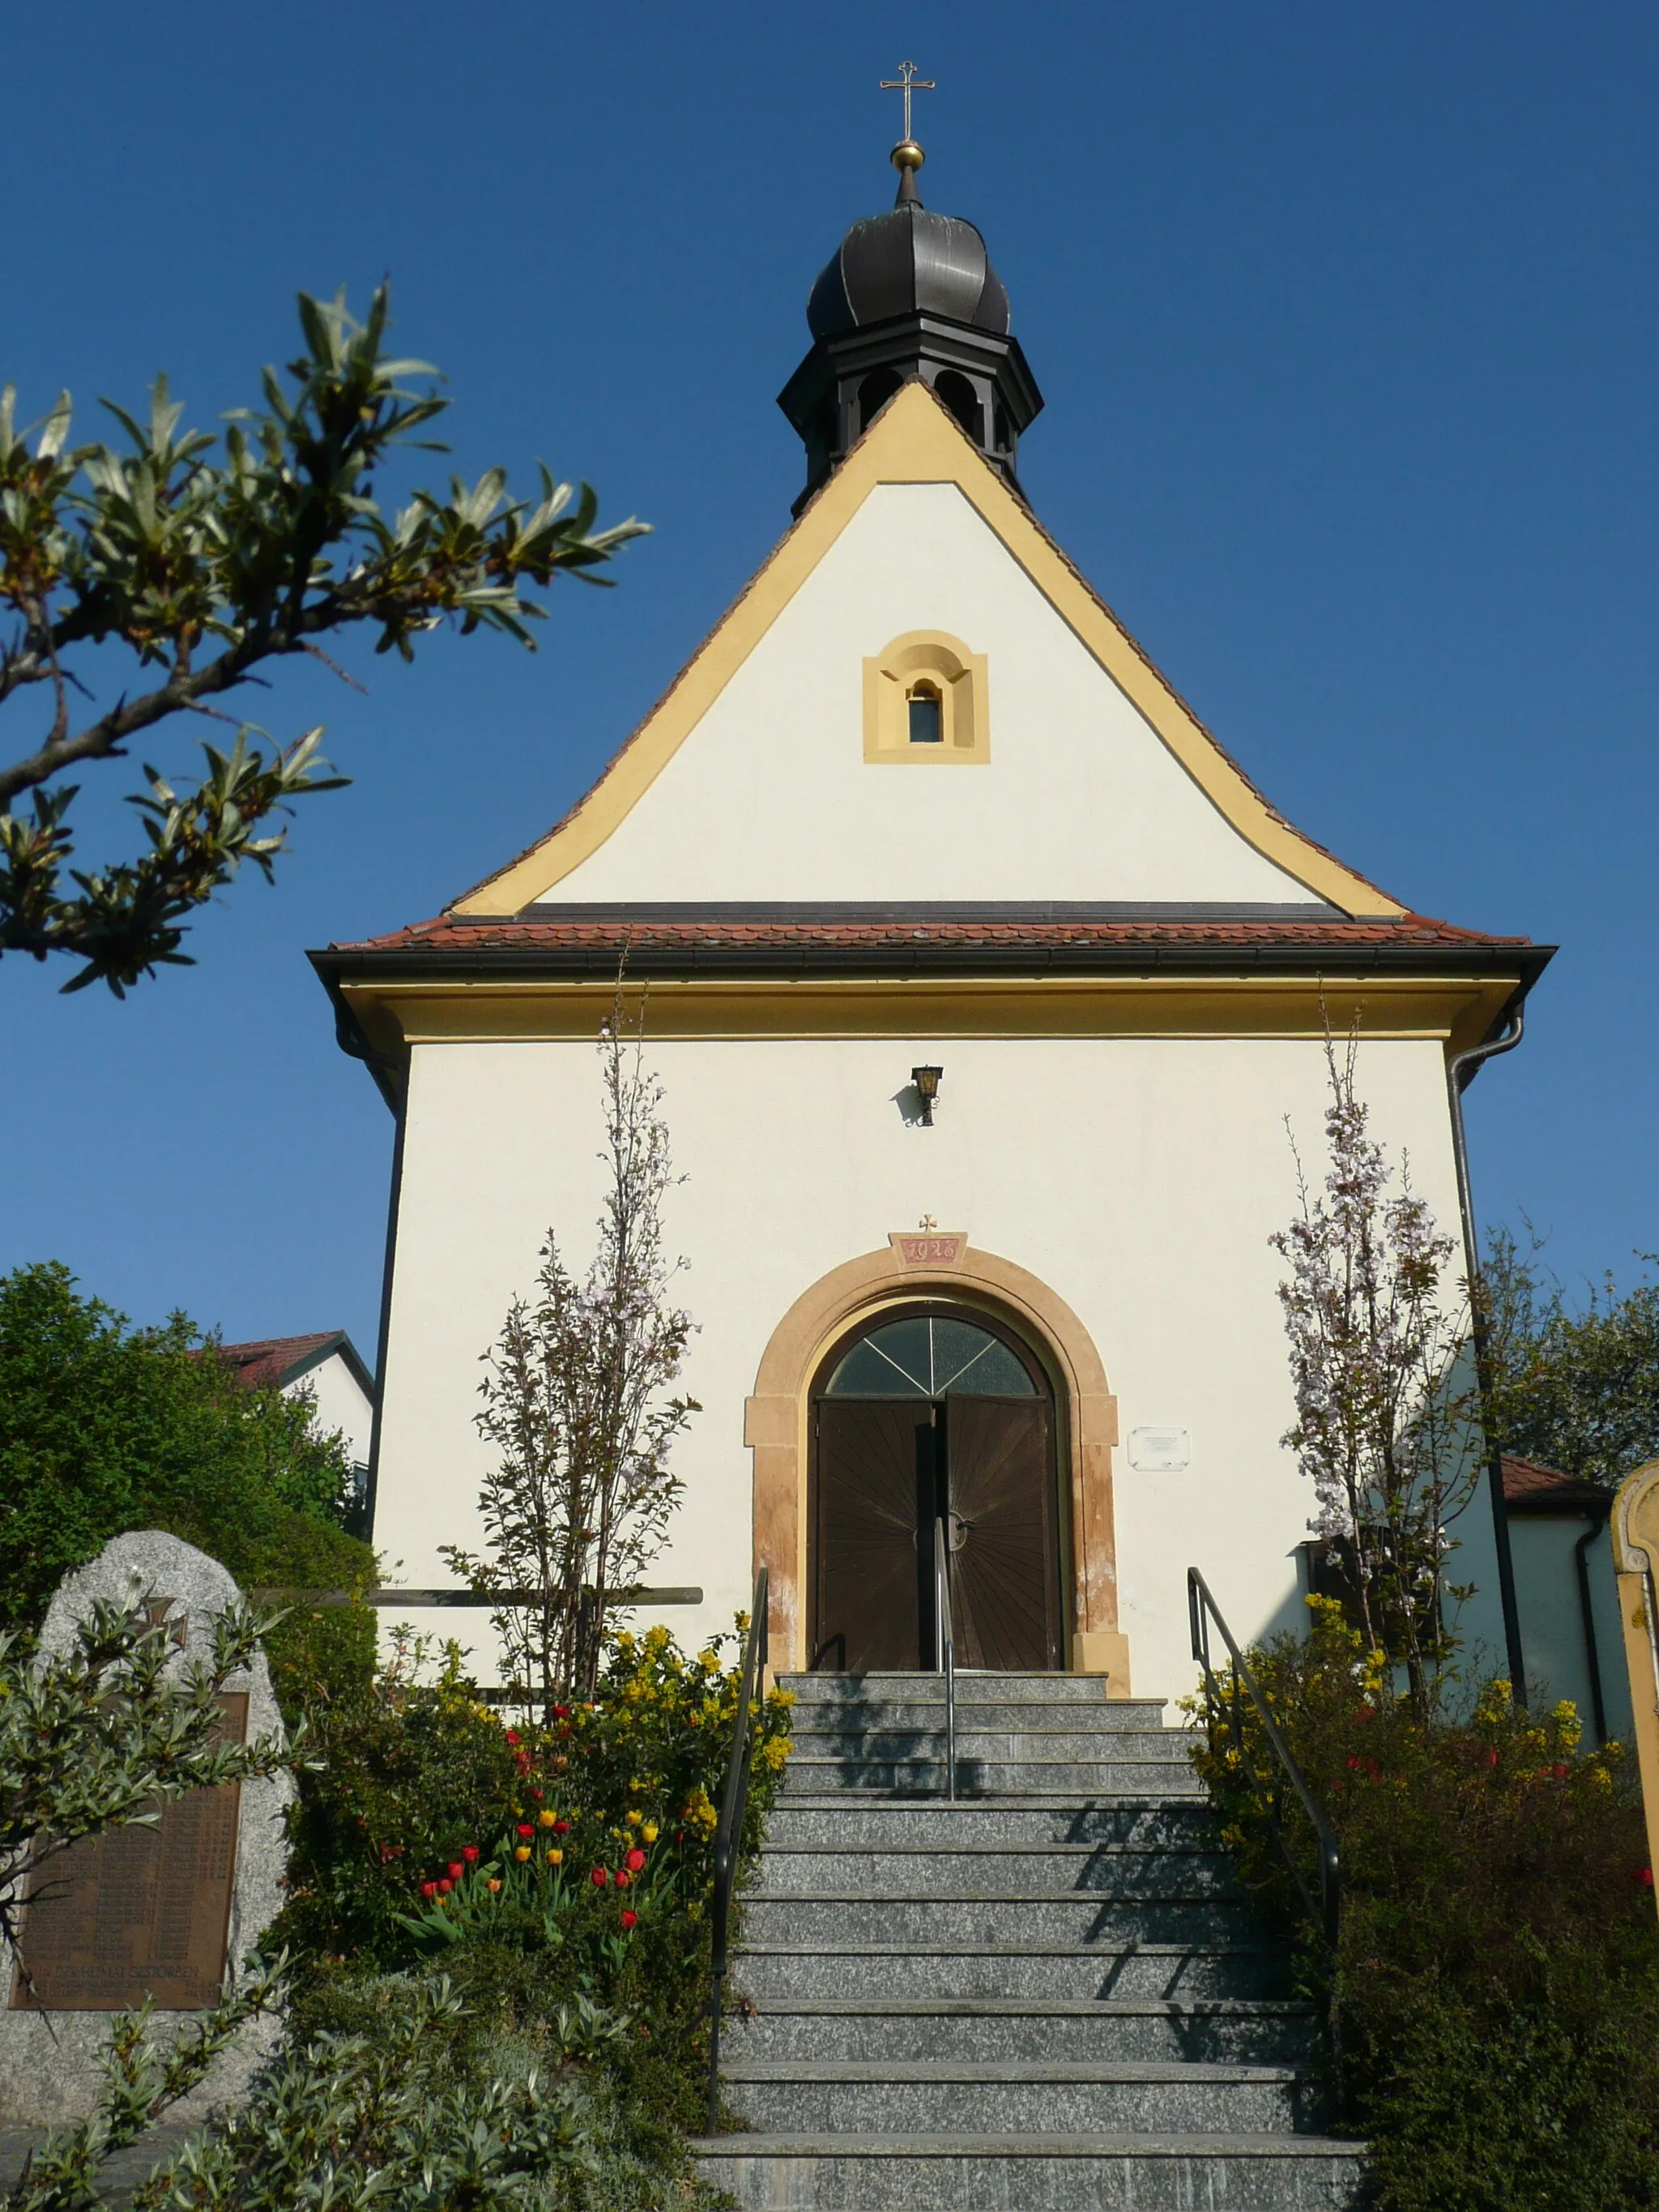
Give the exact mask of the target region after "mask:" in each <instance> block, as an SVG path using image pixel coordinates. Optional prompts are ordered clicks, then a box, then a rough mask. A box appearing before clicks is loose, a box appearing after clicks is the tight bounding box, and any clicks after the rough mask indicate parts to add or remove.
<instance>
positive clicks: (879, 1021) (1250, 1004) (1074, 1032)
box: [340, 971, 1517, 1059]
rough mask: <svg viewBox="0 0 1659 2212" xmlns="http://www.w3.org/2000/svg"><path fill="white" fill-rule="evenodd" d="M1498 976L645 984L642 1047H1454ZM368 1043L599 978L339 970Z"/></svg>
mask: <svg viewBox="0 0 1659 2212" xmlns="http://www.w3.org/2000/svg"><path fill="white" fill-rule="evenodd" d="M1516 981H1517V978H1516V977H1515V976H1512V975H1501V976H1500V975H1445V976H1436V977H1432V978H1429V977H1423V976H1385V975H1342V974H1341V973H1340V971H1338V972H1336V973H1334V974H1330V975H1322V976H1319V975H1308V976H1285V975H1280V976H1272V975H1249V976H1235V977H1228V978H1225V979H1222V978H1219V977H1208V976H1196V975H1194V976H1162V977H1157V978H1152V977H1146V976H1135V975H1090V976H1018V977H1013V976H1006V977H1004V976H1000V977H994V978H986V977H972V976H928V977H916V978H913V979H912V978H899V977H878V976H857V977H854V976H818V977H811V976H805V977H800V978H799V979H794V980H791V981H774V980H772V979H760V978H755V979H752V980H751V979H744V978H738V977H729V978H728V977H720V978H713V977H709V978H703V977H693V978H680V977H653V979H652V981H650V983H649V984H648V985H647V986H646V987H645V988H646V991H647V999H648V1004H649V1009H650V1012H649V1025H650V1030H651V1036H652V1039H653V1042H655V1043H658V1044H661V1043H665V1042H668V1041H670V1040H674V1041H679V1040H683V1039H690V1038H702V1039H707V1040H710V1041H713V1040H716V1039H727V1040H731V1041H733V1042H738V1041H741V1042H757V1041H759V1040H761V1039H763V1038H769V1039H778V1038H783V1037H795V1038H801V1037H816V1038H848V1037H906V1038H914V1037H1076V1038H1082V1037H1097V1038H1103V1037H1152V1036H1162V1037H1261V1038H1266V1037H1322V1036H1324V1035H1325V1034H1326V1030H1327V1025H1328V1026H1329V1028H1330V1029H1331V1030H1335V1031H1337V1032H1338V1033H1340V1034H1346V1032H1347V1031H1348V1030H1351V1029H1352V1027H1353V1026H1354V1025H1355V1024H1356V1023H1357V1024H1358V1028H1359V1033H1360V1035H1361V1036H1362V1037H1364V1038H1365V1039H1366V1040H1368V1041H1369V1042H1377V1041H1378V1040H1380V1039H1383V1038H1436V1039H1438V1040H1440V1041H1442V1042H1444V1043H1445V1044H1446V1045H1447V1046H1448V1047H1449V1048H1450V1049H1453V1050H1457V1051H1462V1049H1464V1048H1465V1047H1466V1046H1468V1045H1471V1044H1475V1043H1478V1042H1480V1039H1481V1038H1482V1037H1483V1036H1486V1035H1487V1034H1488V1032H1489V1031H1490V1030H1491V1029H1492V1024H1493V1023H1494V1022H1495V1021H1496V1020H1497V1019H1498V1016H1499V1014H1500V1013H1501V1012H1502V1011H1503V1009H1504V1006H1506V1005H1507V1004H1508V1003H1509V1001H1510V999H1511V998H1512V997H1513V995H1514V993H1515V988H1516ZM340 991H341V995H342V996H343V998H344V999H345V1000H346V1001H347V1003H348V1004H349V1006H350V1007H351V1009H352V1011H353V1012H354V1013H356V1016H357V1018H358V1019H359V1020H360V1021H361V1022H362V1024H363V1027H364V1029H365V1030H366V1031H367V1032H368V1036H369V1037H370V1039H371V1041H372V1042H374V1045H375V1047H376V1048H377V1050H379V1051H381V1052H384V1053H386V1054H387V1055H388V1057H390V1058H393V1059H397V1058H400V1057H401V1056H402V1054H404V1052H405V1051H406V1050H407V1049H408V1048H409V1047H410V1046H411V1045H416V1044H463V1043H465V1044H507V1043H513V1044H521V1043H532V1042H550V1041H554V1040H557V1039H566V1038H580V1039H583V1040H586V1041H591V1040H592V1039H593V1038H595V1037H597V1036H598V1035H599V1028H600V1025H601V1024H602V1023H603V1022H604V1021H605V1018H606V1017H607V1015H608V1014H609V1013H610V1012H611V1006H612V1004H613V1003H614V1000H615V994H616V984H615V981H614V980H607V979H605V978H595V979H593V980H592V981H585V980H584V981H577V980H574V979H573V980H571V981H541V980H536V981H532V980H530V979H524V980H516V979H513V978H511V977H505V976H485V975H472V976H456V977H455V978H454V979H453V981H447V980H446V981H438V980H436V979H434V978H429V977H428V978H425V979H420V980H417V979H415V978H412V977H411V978H410V980H409V981H394V980H392V979H391V978H389V977H375V978H368V977H364V978H362V979H344V980H343V981H342V982H341V985H340Z"/></svg>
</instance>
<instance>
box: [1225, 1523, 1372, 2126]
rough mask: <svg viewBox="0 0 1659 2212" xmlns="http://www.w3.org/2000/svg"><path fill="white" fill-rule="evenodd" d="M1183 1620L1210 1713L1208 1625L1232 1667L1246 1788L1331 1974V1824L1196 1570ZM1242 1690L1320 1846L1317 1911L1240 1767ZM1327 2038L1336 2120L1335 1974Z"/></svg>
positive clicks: (1235, 1731)
mask: <svg viewBox="0 0 1659 2212" xmlns="http://www.w3.org/2000/svg"><path fill="white" fill-rule="evenodd" d="M1187 1616H1188V1621H1189V1622H1190V1624H1191V1626H1192V1634H1193V1656H1194V1659H1195V1660H1197V1662H1198V1663H1199V1665H1200V1667H1201V1668H1203V1669H1204V1686H1205V1688H1206V1690H1207V1691H1208V1692H1209V1693H1210V1699H1211V1701H1212V1710H1213V1708H1214V1704H1215V1703H1216V1702H1217V1701H1218V1700H1220V1699H1222V1697H1223V1692H1221V1690H1220V1687H1219V1686H1218V1683H1217V1680H1216V1675H1215V1669H1214V1668H1212V1666H1211V1664H1210V1623H1211V1622H1212V1621H1214V1623H1215V1625H1216V1626H1217V1627H1218V1629H1219V1630H1220V1631H1221V1640H1222V1642H1223V1643H1224V1644H1225V1645H1226V1647H1227V1654H1228V1656H1229V1658H1230V1659H1231V1662H1232V1696H1231V1734H1232V1739H1233V1746H1234V1748H1235V1749H1236V1750H1237V1753H1238V1755H1239V1765H1240V1767H1241V1769H1242V1770H1243V1771H1244V1773H1245V1774H1246V1775H1247V1776H1248V1777H1249V1784H1250V1787H1251V1788H1252V1790H1254V1791H1255V1795H1256V1798H1257V1801H1258V1802H1259V1803H1260V1804H1261V1808H1262V1810H1263V1811H1264V1812H1265V1813H1266V1814H1267V1825H1268V1826H1269V1827H1270V1828H1271V1829H1272V1830H1273V1841H1274V1842H1275V1843H1276V1844H1278V1845H1279V1852H1280V1854H1281V1856H1282V1857H1283V1858H1284V1861H1285V1865H1286V1866H1287V1867H1288V1868H1289V1869H1290V1870H1291V1881H1293V1882H1295V1884H1296V1887H1297V1892H1298V1893H1299V1894H1300V1896H1301V1899H1302V1903H1303V1905H1304V1909H1305V1911H1306V1912H1307V1915H1308V1917H1309V1918H1310V1920H1311V1921H1312V1922H1314V1923H1315V1924H1316V1926H1317V1927H1319V1928H1321V1929H1322V1931H1323V1934H1324V1937H1325V1942H1326V1946H1327V1948H1328V1950H1329V1953H1330V1956H1331V1962H1332V1966H1333V1968H1334V1966H1335V1961H1336V1946H1337V1938H1338V1937H1339V1936H1340V1934H1341V1932H1342V1857H1341V1854H1340V1851H1339V1850H1338V1849H1337V1843H1336V1837H1335V1835H1334V1832H1333V1831H1332V1828H1331V1824H1330V1822H1329V1821H1328V1820H1327V1819H1326V1818H1325V1815H1324V1814H1322V1812H1321V1811H1320V1809H1319V1807H1318V1804H1317V1803H1316V1801H1315V1798H1314V1794H1313V1791H1312V1790H1310V1788H1309V1787H1308V1783H1307V1778H1306V1776H1305V1775H1304V1773H1303V1771H1302V1769H1301V1768H1300V1767H1299V1766H1298V1765H1297V1763H1296V1758H1295V1754H1294V1753H1292V1751H1291V1747H1290V1746H1289V1744H1287V1743H1286V1742H1285V1737H1284V1733H1283V1731H1282V1730H1281V1729H1280V1728H1279V1723H1278V1722H1277V1721H1276V1720H1275V1719H1274V1718H1273V1715H1272V1714H1271V1713H1270V1712H1269V1711H1268V1710H1267V1699H1265V1698H1264V1697H1263V1696H1262V1694H1261V1691H1260V1690H1259V1689H1258V1688H1257V1687H1256V1680H1255V1675H1254V1674H1251V1672H1250V1669H1249V1663H1248V1662H1247V1661H1246V1659H1245V1657H1244V1654H1243V1652H1242V1651H1241V1650H1239V1648H1238V1645H1237V1644H1236V1643H1235V1642H1234V1640H1233V1632H1232V1631H1231V1629H1230V1628H1229V1627H1228V1626H1227V1624H1226V1622H1225V1620H1223V1619H1222V1617H1221V1608H1220V1607H1219V1606H1218V1604H1217V1603H1216V1601H1215V1599H1214V1597H1213V1596H1212V1595H1211V1591H1210V1586H1209V1584H1208V1583H1206V1581H1205V1579H1204V1577H1203V1576H1202V1575H1201V1574H1200V1572H1199V1571H1198V1569H1197V1568H1196V1567H1188V1570H1187ZM1241 1689H1243V1690H1248V1691H1249V1696H1250V1702H1251V1704H1252V1705H1254V1706H1255V1710H1256V1717H1257V1718H1258V1719H1259V1720H1260V1721H1261V1726H1262V1730H1263V1732H1264V1734H1265V1735H1266V1736H1267V1741H1268V1742H1269V1743H1270V1744H1271V1745H1272V1746H1273V1753H1274V1756H1275V1757H1276V1758H1277V1759H1278V1760H1279V1765H1280V1767H1281V1768H1282V1769H1283V1770H1284V1773H1285V1778H1286V1780H1288V1782H1289V1783H1290V1785H1291V1789H1292V1790H1295V1792H1296V1794H1297V1800H1298V1801H1299V1802H1300V1804H1301V1807H1302V1809H1303V1811H1304V1813H1305V1814H1307V1816H1308V1824H1309V1826H1310V1827H1311V1828H1312V1830H1313V1832H1314V1838H1315V1840H1316V1843H1317V1844H1318V1845H1319V1903H1318V1905H1315V1903H1314V1899H1313V1892H1312V1891H1311V1890H1310V1888H1309V1887H1308V1884H1307V1882H1306V1881H1305V1879H1304V1875H1303V1872H1302V1869H1301V1868H1300V1867H1299V1866H1297V1863H1296V1860H1295V1858H1294V1857H1293V1856H1292V1854H1291V1847H1290V1844H1288V1843H1287V1842H1286V1840H1285V1829H1284V1825H1283V1823H1282V1821H1281V1820H1280V1819H1279V1800H1278V1796H1277V1793H1276V1792H1275V1791H1273V1790H1267V1789H1265V1788H1264V1787H1263V1784H1262V1782H1261V1777H1260V1776H1259V1775H1258V1774H1257V1773H1256V1772H1255V1769H1254V1768H1253V1767H1247V1766H1245V1765H1244V1705H1243V1698H1242V1697H1241V1696H1240V1694H1239V1693H1240V1691H1241ZM1325 2032H1326V2033H1327V2035H1328V2037H1329V2039H1330V2046H1331V2072H1332V2079H1333V2083H1334V2088H1335V2091H1336V2109H1337V2112H1338V2114H1339V2116H1340V2114H1341V2113H1342V2112H1343V2111H1344V2109H1345V2106H1346V2087H1345V2085H1344V2081H1343V2075H1342V2015H1341V2009H1340V2006H1339V2004H1338V2002H1337V1986H1336V1975H1335V1972H1332V1975H1331V1982H1330V1995H1329V2002H1328V2004H1327V2006H1326V2010H1325Z"/></svg>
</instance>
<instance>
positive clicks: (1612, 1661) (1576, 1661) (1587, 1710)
mask: <svg viewBox="0 0 1659 2212" xmlns="http://www.w3.org/2000/svg"><path fill="white" fill-rule="evenodd" d="M1587 1525H1588V1524H1587V1523H1586V1522H1584V1521H1583V1520H1582V1519H1580V1518H1577V1517H1576V1516H1572V1515H1570V1514H1562V1515H1559V1516H1557V1515H1553V1514H1534V1513H1528V1514H1516V1515H1515V1516H1513V1518H1512V1519H1511V1520H1510V1556H1511V1557H1512V1559H1513V1560H1514V1563H1515V1595H1516V1609H1517V1611H1518V1612H1519V1613H1520V1616H1521V1644H1522V1654H1523V1656H1524V1657H1525V1659H1526V1662H1527V1679H1528V1685H1529V1686H1530V1687H1531V1688H1532V1689H1533V1691H1534V1693H1535V1695H1536V1698H1537V1701H1538V1702H1539V1703H1540V1704H1541V1705H1553V1704H1554V1702H1555V1701H1556V1699H1559V1698H1570V1699H1571V1700H1572V1702H1573V1704H1574V1705H1577V1708H1578V1712H1579V1717H1580V1718H1581V1719H1582V1720H1583V1723H1584V1732H1585V1735H1586V1736H1587V1737H1588V1736H1589V1733H1590V1720H1591V1706H1592V1698H1591V1692H1590V1671H1589V1650H1588V1644H1587V1639H1586V1637H1585V1633H1584V1615H1583V1601H1582V1600H1581V1598H1580V1595H1579V1589H1578V1568H1577V1560H1576V1559H1575V1557H1574V1553H1575V1551H1576V1548H1577V1543H1578V1540H1579V1539H1580V1538H1581V1537H1582V1536H1583V1534H1584V1531H1585V1528H1586V1527H1587ZM1585 1565H1586V1566H1587V1568H1588V1569H1589V1584H1590V1607H1591V1612H1592V1615H1593V1617H1594V1620H1595V1647H1596V1656H1597V1659H1598V1661H1599V1662H1600V1667H1601V1700H1602V1710H1603V1713H1604V1715H1605V1717H1606V1720H1607V1733H1608V1734H1609V1735H1615V1736H1622V1737H1624V1738H1625V1739H1626V1741H1628V1739H1629V1735H1630V1729H1631V1702H1630V1675H1629V1673H1628V1671H1627V1670H1626V1665H1625V1656H1624V1642H1623V1636H1622V1632H1621V1631H1620V1625H1619V1590H1618V1585H1617V1583H1616V1581H1615V1578H1614V1576H1613V1551H1612V1547H1611V1546H1610V1544H1609V1542H1608V1541H1607V1528H1606V1525H1605V1523H1604V1524H1603V1526H1602V1527H1601V1528H1599V1529H1598V1530H1597V1531H1596V1533H1595V1535H1594V1536H1593V1537H1592V1539H1591V1541H1590V1543H1589V1547H1588V1548H1587V1551H1586V1555H1585Z"/></svg>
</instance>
